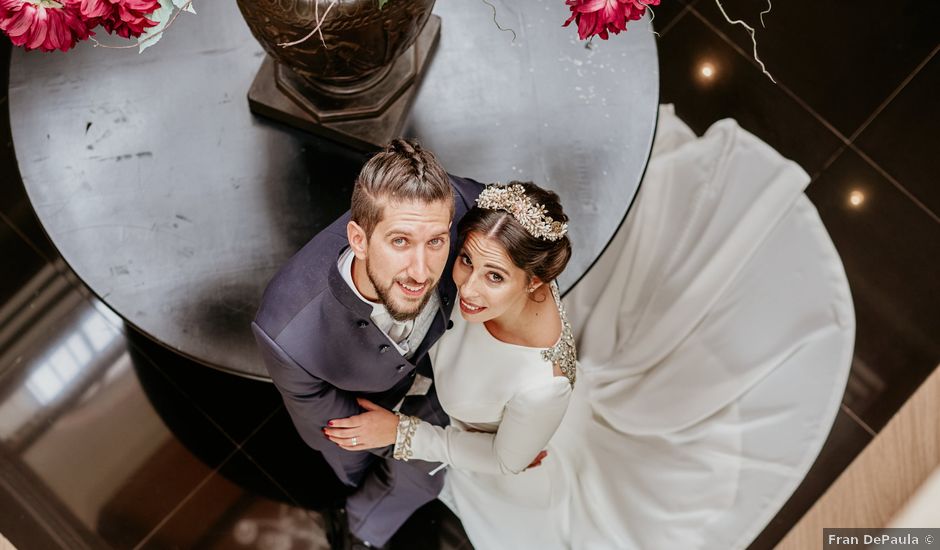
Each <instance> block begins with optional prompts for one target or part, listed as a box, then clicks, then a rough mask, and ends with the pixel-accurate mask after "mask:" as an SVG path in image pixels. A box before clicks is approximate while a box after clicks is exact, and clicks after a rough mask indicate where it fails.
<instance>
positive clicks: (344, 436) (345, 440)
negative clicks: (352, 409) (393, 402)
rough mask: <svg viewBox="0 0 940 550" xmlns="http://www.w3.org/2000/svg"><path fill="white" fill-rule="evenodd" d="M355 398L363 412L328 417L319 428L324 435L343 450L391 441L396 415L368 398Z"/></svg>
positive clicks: (393, 437)
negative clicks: (353, 414)
mask: <svg viewBox="0 0 940 550" xmlns="http://www.w3.org/2000/svg"><path fill="white" fill-rule="evenodd" d="M356 401H358V402H359V406H360V407H362V408H363V409H365V410H366V412H364V413H362V414H357V415H355V416H350V417H348V418H337V419H334V420H330V421H329V422H327V427H326V428H323V433H324V435H326V437H327V438H328V439H329V440H330V441H332V442H333V443H336V444H337V445H339V446H340V447H341V448H343V449H346V450H347V451H367V450H369V449H378V448H381V447H388V446H389V445H394V444H395V436H396V435H397V433H398V415H396V414H395V413H393V412H390V411H387V410H385V409H383V408H382V407H380V406H378V405H376V404H375V403H373V402H371V401H369V400H368V399H363V398H361V397H360V398H358V399H356Z"/></svg>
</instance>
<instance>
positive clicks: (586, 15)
mask: <svg viewBox="0 0 940 550" xmlns="http://www.w3.org/2000/svg"><path fill="white" fill-rule="evenodd" d="M565 4H567V5H568V7H569V8H570V9H571V17H569V18H568V20H567V21H565V24H564V25H563V26H564V27H567V26H568V25H570V24H571V22H572V21H575V22H577V24H578V36H579V37H580V38H581V40H584V39H585V38H591V37H593V36H600V37H601V39H603V40H607V36H608V35H607V33H608V31H609V32H612V33H614V34H620V31H625V30H627V21H634V20H636V19H639V18H641V17H643V14H644V13H646V6H658V5H659V0H649V1H647V2H643V1H641V0H565Z"/></svg>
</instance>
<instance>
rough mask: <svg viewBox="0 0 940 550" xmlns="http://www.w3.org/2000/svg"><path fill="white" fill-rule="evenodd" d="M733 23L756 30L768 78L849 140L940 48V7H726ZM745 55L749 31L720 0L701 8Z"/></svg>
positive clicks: (915, 3)
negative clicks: (761, 20)
mask: <svg viewBox="0 0 940 550" xmlns="http://www.w3.org/2000/svg"><path fill="white" fill-rule="evenodd" d="M721 2H722V5H724V7H725V10H726V11H727V13H728V15H729V16H730V17H731V18H732V19H743V20H744V21H746V22H747V23H748V24H749V25H751V26H752V27H754V28H755V29H757V49H758V55H759V56H760V58H761V59H762V60H763V62H764V64H765V65H766V66H767V69H768V71H769V72H770V73H771V74H773V75H774V77H775V78H776V79H777V80H778V81H779V82H780V83H781V84H783V85H785V86H787V87H788V88H790V89H791V90H793V92H794V93H796V95H797V96H799V97H800V98H802V99H803V100H804V101H806V102H807V103H808V104H809V105H810V106H811V107H812V108H813V109H814V110H815V111H816V112H818V113H819V114H820V115H822V117H823V118H825V119H826V120H828V121H829V122H830V123H831V124H832V125H834V126H835V127H836V128H837V129H838V130H839V131H840V132H842V133H843V134H844V135H845V136H849V135H851V134H852V133H853V132H855V130H857V129H858V128H859V127H860V126H861V125H862V123H863V122H864V121H865V120H867V119H868V117H869V116H870V115H871V114H872V112H874V110H875V109H876V108H877V107H878V106H879V105H880V104H881V103H882V102H883V101H884V100H885V99H887V98H888V96H890V94H891V92H892V91H894V89H895V88H897V86H898V85H900V84H901V82H902V81H903V80H904V79H905V78H906V77H907V76H908V75H909V74H910V73H911V71H912V70H913V69H914V68H915V67H916V66H917V65H918V64H919V63H920V62H921V61H923V60H924V59H925V58H926V57H927V54H929V53H930V51H931V50H933V48H934V47H935V46H936V45H937V43H938V42H940V27H938V26H937V21H938V20H940V2H924V1H922V0H902V1H900V2H890V3H884V2H878V1H876V0H860V1H856V2H814V1H812V0H791V1H789V2H774V3H773V10H772V11H771V12H770V13H769V14H767V15H765V16H764V22H765V23H766V28H761V25H760V12H761V11H763V10H765V9H766V8H767V3H766V2H760V1H754V0H721ZM694 9H695V10H696V11H698V12H699V13H701V14H702V15H703V16H704V17H705V18H707V19H708V20H709V21H710V22H712V24H713V25H714V26H715V27H716V28H718V29H719V30H720V31H721V32H723V33H724V34H726V35H727V36H728V37H729V38H731V39H732V40H733V41H734V42H735V43H737V44H738V45H739V46H740V47H741V49H743V50H744V51H746V52H751V51H752V47H753V46H752V44H751V40H750V37H749V35H748V33H747V31H745V30H744V28H743V27H741V26H739V25H731V24H729V23H728V22H727V21H726V20H725V19H724V17H723V16H722V15H721V12H720V11H719V9H718V7H717V5H716V0H702V1H701V2H699V3H698V4H696V5H695V8H694Z"/></svg>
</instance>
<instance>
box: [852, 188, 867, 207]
mask: <svg viewBox="0 0 940 550" xmlns="http://www.w3.org/2000/svg"><path fill="white" fill-rule="evenodd" d="M863 202H865V193H862V192H861V191H859V190H858V189H856V190H854V191H852V192H851V193H849V204H851V205H852V206H854V207H856V208H858V207H859V206H861V205H862V203H863Z"/></svg>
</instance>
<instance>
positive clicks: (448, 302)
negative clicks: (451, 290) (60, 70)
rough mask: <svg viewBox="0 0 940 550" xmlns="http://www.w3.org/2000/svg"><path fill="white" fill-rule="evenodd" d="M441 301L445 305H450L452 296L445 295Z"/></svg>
mask: <svg viewBox="0 0 940 550" xmlns="http://www.w3.org/2000/svg"><path fill="white" fill-rule="evenodd" d="M441 303H443V304H444V305H445V306H449V305H450V296H444V297H443V298H441Z"/></svg>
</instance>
